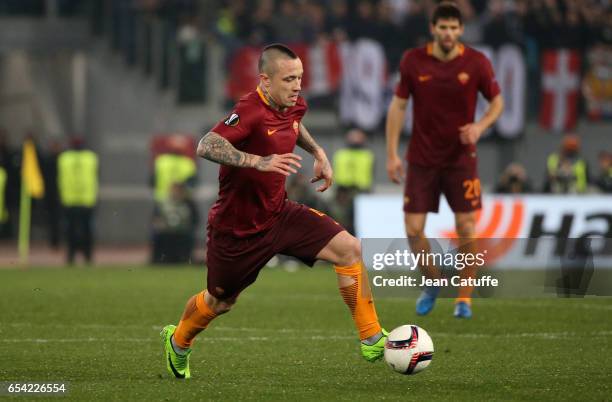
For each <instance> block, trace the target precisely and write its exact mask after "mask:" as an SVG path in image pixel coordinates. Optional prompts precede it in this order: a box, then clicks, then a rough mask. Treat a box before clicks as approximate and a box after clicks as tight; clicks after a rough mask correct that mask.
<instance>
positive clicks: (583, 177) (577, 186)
mask: <svg viewBox="0 0 612 402" xmlns="http://www.w3.org/2000/svg"><path fill="white" fill-rule="evenodd" d="M559 159H560V157H559V154H557V153H552V154H550V155H549V156H548V160H547V161H546V165H547V167H548V173H549V174H550V175H553V176H554V175H555V174H556V173H557V170H558V169H559ZM572 170H573V172H574V176H575V177H576V181H575V182H574V183H573V185H574V190H575V191H576V192H578V193H584V192H586V190H587V184H588V183H587V167H586V163H585V162H584V160H583V159H578V160H576V161H575V162H574V163H573V164H572Z"/></svg>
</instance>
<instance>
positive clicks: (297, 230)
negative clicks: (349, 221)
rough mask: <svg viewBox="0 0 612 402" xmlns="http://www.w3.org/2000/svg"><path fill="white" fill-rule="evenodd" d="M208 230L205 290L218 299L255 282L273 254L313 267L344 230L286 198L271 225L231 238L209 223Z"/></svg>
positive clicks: (330, 220)
mask: <svg viewBox="0 0 612 402" xmlns="http://www.w3.org/2000/svg"><path fill="white" fill-rule="evenodd" d="M207 229H208V240H207V248H208V251H207V254H206V264H207V266H208V275H207V277H208V278H207V289H208V291H209V292H210V294H212V295H213V296H215V297H217V298H220V299H227V298H230V297H234V296H237V295H238V294H239V293H240V292H241V291H242V290H244V289H245V288H246V287H247V286H249V285H250V284H252V283H253V282H255V279H257V275H258V274H259V271H260V270H261V269H262V268H263V267H264V266H265V265H266V263H267V262H268V261H269V260H270V259H271V258H272V257H274V256H275V255H276V254H284V255H289V256H292V257H295V258H298V259H300V260H301V261H302V262H304V263H305V264H307V265H310V266H312V265H313V264H314V263H315V261H316V256H317V254H319V252H320V251H321V250H322V249H323V248H324V247H325V246H326V245H327V243H329V241H330V240H331V239H332V238H333V237H334V236H336V235H337V234H338V233H340V232H342V231H343V230H344V228H343V227H342V226H340V225H339V224H338V223H337V222H336V221H334V220H333V219H332V218H330V217H329V216H327V215H325V214H323V213H322V212H319V211H317V210H316V209H312V208H309V207H307V206H305V205H302V204H298V203H296V202H293V201H285V205H284V207H283V210H282V211H281V214H280V217H279V218H278V221H277V222H276V223H275V224H274V225H272V227H270V228H269V229H267V230H265V231H263V232H261V233H257V234H254V235H252V236H249V237H244V238H238V237H234V236H233V235H232V234H230V233H224V232H219V231H218V230H216V229H215V228H213V227H211V226H210V225H209V226H208V228H207Z"/></svg>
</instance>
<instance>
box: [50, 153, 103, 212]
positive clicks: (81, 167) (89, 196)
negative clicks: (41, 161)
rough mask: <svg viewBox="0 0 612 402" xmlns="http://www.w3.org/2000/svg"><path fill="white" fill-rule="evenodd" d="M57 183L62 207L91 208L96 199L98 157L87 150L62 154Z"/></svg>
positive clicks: (59, 161) (59, 159) (59, 160)
mask: <svg viewBox="0 0 612 402" xmlns="http://www.w3.org/2000/svg"><path fill="white" fill-rule="evenodd" d="M57 182H58V188H59V193H60V200H61V201H62V205H63V206H65V207H93V206H94V205H96V200H97V198H98V156H97V155H96V154H95V153H93V152H92V151H88V150H69V151H64V152H62V153H61V154H60V156H59V158H58V161H57Z"/></svg>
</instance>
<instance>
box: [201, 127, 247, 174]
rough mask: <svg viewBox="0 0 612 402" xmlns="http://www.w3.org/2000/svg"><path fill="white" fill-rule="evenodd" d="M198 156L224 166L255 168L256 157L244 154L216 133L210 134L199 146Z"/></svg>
mask: <svg viewBox="0 0 612 402" xmlns="http://www.w3.org/2000/svg"><path fill="white" fill-rule="evenodd" d="M198 155H200V156H201V157H202V158H205V159H208V160H210V161H213V162H217V163H220V164H222V165H229V166H237V167H253V165H254V158H255V155H251V154H248V153H246V152H242V151H239V150H237V149H236V148H234V146H233V145H232V144H231V143H230V142H229V141H228V140H226V139H225V138H223V137H221V136H220V135H219V134H216V133H212V132H210V133H208V134H206V135H205V136H204V137H203V138H202V139H201V140H200V144H199V145H198Z"/></svg>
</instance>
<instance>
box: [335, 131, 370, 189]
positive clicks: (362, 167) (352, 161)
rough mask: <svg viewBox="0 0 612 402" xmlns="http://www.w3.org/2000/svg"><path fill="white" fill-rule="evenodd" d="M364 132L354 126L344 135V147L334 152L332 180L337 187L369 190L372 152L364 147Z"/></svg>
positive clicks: (365, 138) (365, 137) (365, 142)
mask: <svg viewBox="0 0 612 402" xmlns="http://www.w3.org/2000/svg"><path fill="white" fill-rule="evenodd" d="M367 139H368V137H367V136H366V133H365V132H364V131H363V130H360V129H358V128H354V129H352V130H350V131H349V132H348V133H347V134H346V137H345V140H346V147H344V148H342V149H339V150H338V151H336V153H334V157H333V163H334V181H335V183H336V186H337V187H345V188H347V189H349V190H353V191H355V192H369V191H370V190H371V189H372V179H373V176H374V153H373V152H372V151H371V150H370V149H368V148H367V147H366V145H367Z"/></svg>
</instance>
